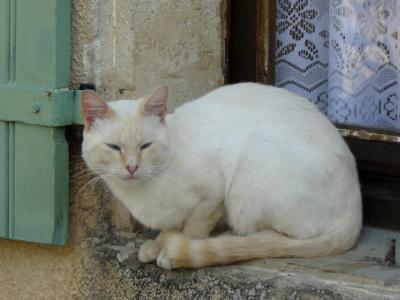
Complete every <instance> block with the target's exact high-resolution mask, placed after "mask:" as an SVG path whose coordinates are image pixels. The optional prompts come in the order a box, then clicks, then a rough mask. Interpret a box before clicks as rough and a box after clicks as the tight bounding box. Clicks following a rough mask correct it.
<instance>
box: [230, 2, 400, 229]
mask: <svg viewBox="0 0 400 300" xmlns="http://www.w3.org/2000/svg"><path fill="white" fill-rule="evenodd" d="M224 8H225V10H226V12H225V16H226V17H225V21H226V26H225V27H226V30H225V37H226V40H225V45H226V59H225V62H226V66H225V73H226V76H225V77H226V83H235V82H241V81H255V82H261V83H265V84H271V85H273V84H274V78H275V76H274V58H275V49H276V48H275V47H276V42H275V30H276V29H275V21H276V19H275V16H276V1H269V0H256V1H247V0H226V1H224ZM244 26H247V27H244ZM271 53H273V55H270V54H271ZM243 58H246V59H243ZM246 64H247V65H246ZM249 65H250V68H249ZM335 125H336V126H337V127H338V129H339V131H340V133H341V134H342V136H343V137H344V139H345V140H346V142H347V143H348V145H349V147H350V149H351V151H352V152H353V154H354V156H355V158H356V160H357V165H358V171H359V176H360V182H361V190H362V194H363V210H364V222H365V223H366V224H369V225H373V226H377V227H384V228H390V229H394V230H400V218H399V217H398V216H399V215H400V155H396V154H397V153H400V133H394V132H383V131H379V130H371V129H365V128H359V127H354V126H343V125H339V124H335Z"/></svg>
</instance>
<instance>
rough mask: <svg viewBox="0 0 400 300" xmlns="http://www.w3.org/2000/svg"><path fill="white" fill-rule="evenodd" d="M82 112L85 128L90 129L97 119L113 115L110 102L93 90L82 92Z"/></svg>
mask: <svg viewBox="0 0 400 300" xmlns="http://www.w3.org/2000/svg"><path fill="white" fill-rule="evenodd" d="M81 112H82V118H83V120H84V122H85V129H90V128H91V127H92V126H93V123H94V121H95V120H96V119H105V118H110V117H112V115H113V111H112V109H111V108H110V107H109V106H108V104H107V103H106V102H105V101H104V100H103V99H102V98H101V97H100V96H99V95H97V94H96V93H95V92H94V91H92V90H87V91H84V92H83V93H82V97H81Z"/></svg>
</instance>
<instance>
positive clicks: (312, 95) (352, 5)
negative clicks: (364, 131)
mask: <svg viewBox="0 0 400 300" xmlns="http://www.w3.org/2000/svg"><path fill="white" fill-rule="evenodd" d="M277 1H278V2H277V21H276V23H277V51H276V85H278V86H281V87H285V88H287V89H289V90H292V91H293V92H296V93H299V94H301V95H303V96H305V97H306V98H308V99H310V101H312V102H313V103H315V104H316V105H317V107H318V108H319V109H320V110H321V111H322V112H324V113H325V114H326V115H327V116H328V117H329V118H330V119H331V120H332V121H334V122H337V123H345V124H351V125H357V126H364V127H369V128H383V129H390V130H397V131H400V82H399V79H400V46H399V43H400V41H399V28H400V19H399V18H400V3H398V1H397V0H277Z"/></svg>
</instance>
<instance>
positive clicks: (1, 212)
mask: <svg viewBox="0 0 400 300" xmlns="http://www.w3.org/2000/svg"><path fill="white" fill-rule="evenodd" d="M8 128H9V126H8V123H7V122H0V237H3V238H4V237H8V130H9V129H8Z"/></svg>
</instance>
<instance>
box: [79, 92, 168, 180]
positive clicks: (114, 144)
mask: <svg viewBox="0 0 400 300" xmlns="http://www.w3.org/2000/svg"><path fill="white" fill-rule="evenodd" d="M167 94H168V89H167V88H166V87H165V86H163V87H160V88H158V89H157V90H156V91H155V92H154V93H153V95H152V96H150V97H147V98H143V99H139V100H119V101H114V102H109V103H107V102H105V101H104V100H103V99H101V97H100V96H99V95H97V94H96V93H95V92H93V91H85V92H83V95H82V100H81V110H82V117H83V120H84V123H85V129H84V133H83V144H82V156H83V158H84V160H85V162H86V164H87V165H88V167H89V168H90V169H91V170H92V171H93V172H94V173H96V174H98V175H100V176H101V177H102V178H104V179H106V180H107V179H110V180H112V181H118V182H121V183H128V184H130V185H132V184H134V183H137V182H141V181H142V180H143V179H151V178H153V177H155V176H157V175H158V174H159V173H161V172H162V171H163V170H164V168H165V167H166V165H167V164H168V160H169V158H170V153H171V149H170V141H169V135H168V129H167V126H166V123H165V116H166V111H167V104H166V103H167Z"/></svg>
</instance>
